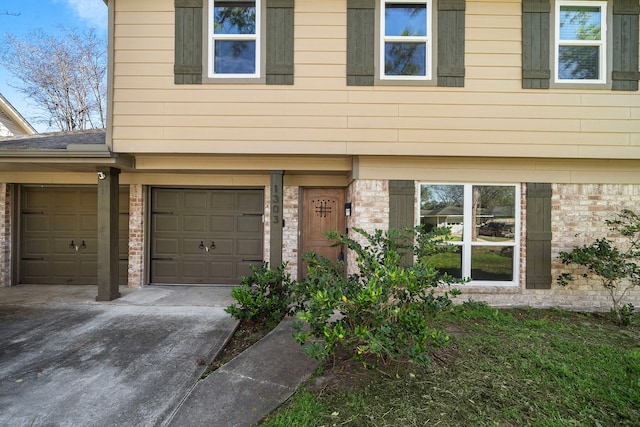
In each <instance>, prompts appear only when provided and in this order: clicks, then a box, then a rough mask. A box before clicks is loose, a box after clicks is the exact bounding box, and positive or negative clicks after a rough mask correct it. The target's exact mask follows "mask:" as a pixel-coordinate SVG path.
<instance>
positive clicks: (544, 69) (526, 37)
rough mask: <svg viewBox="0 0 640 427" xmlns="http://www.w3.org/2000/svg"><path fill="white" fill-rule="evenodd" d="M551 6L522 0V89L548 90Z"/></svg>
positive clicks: (536, 0)
mask: <svg viewBox="0 0 640 427" xmlns="http://www.w3.org/2000/svg"><path fill="white" fill-rule="evenodd" d="M550 10H551V5H550V4H549V0H522V88H523V89H548V88H549V79H550V78H551V69H550V66H549V55H550V53H549V43H550V42H549V37H550V35H551V32H550V27H549V25H550V22H549V20H550V15H549V11H550Z"/></svg>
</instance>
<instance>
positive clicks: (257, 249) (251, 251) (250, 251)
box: [237, 239, 262, 259]
mask: <svg viewBox="0 0 640 427" xmlns="http://www.w3.org/2000/svg"><path fill="white" fill-rule="evenodd" d="M237 253H238V254H239V255H242V256H244V257H245V258H246V257H251V258H252V259H256V258H257V257H259V256H261V254H262V241H260V240H256V239H238V249H237Z"/></svg>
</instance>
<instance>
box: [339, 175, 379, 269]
mask: <svg viewBox="0 0 640 427" xmlns="http://www.w3.org/2000/svg"><path fill="white" fill-rule="evenodd" d="M347 202H351V216H350V217H347V228H348V229H349V230H350V231H349V237H351V238H352V239H354V240H356V241H359V242H361V243H364V242H363V240H364V239H363V238H361V236H360V235H359V234H357V233H355V232H351V230H352V229H353V227H354V226H355V227H358V228H361V229H363V230H365V231H367V232H369V233H372V232H374V231H375V230H376V229H382V230H387V229H388V228H389V181H386V180H372V179H360V180H355V181H353V182H352V183H351V184H350V185H349V188H348V189H347ZM346 261H347V271H348V273H349V274H351V273H353V272H354V271H355V259H354V256H353V253H351V252H350V251H348V252H347V254H346Z"/></svg>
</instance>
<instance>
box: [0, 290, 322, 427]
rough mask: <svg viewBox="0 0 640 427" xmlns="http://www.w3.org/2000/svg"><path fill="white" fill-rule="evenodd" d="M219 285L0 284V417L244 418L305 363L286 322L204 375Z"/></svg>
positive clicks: (234, 421) (223, 324)
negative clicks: (100, 296)
mask: <svg viewBox="0 0 640 427" xmlns="http://www.w3.org/2000/svg"><path fill="white" fill-rule="evenodd" d="M230 289H231V288H229V287H187V286H170V287H168V286H167V287H145V288H143V289H139V290H132V289H127V288H121V293H122V295H123V296H122V298H119V299H116V300H114V301H111V302H95V295H96V294H97V290H96V287H92V286H86V287H85V286H82V287H81V286H17V287H12V288H0V342H1V343H2V346H1V348H0V425H11V426H22V425H29V426H43V425H47V426H85V425H87V426H88V425H91V426H116V425H117V426H199V425H202V426H250V425H252V424H255V423H256V422H258V421H259V420H260V419H262V418H263V416H264V415H265V414H267V413H268V412H270V411H271V410H273V409H275V408H277V407H278V406H279V405H280V404H281V403H282V402H284V401H285V400H286V399H287V398H288V397H289V396H290V395H291V394H292V393H293V392H294V391H295V389H296V388H297V387H298V385H299V384H300V383H301V382H302V381H303V380H304V379H305V378H306V377H308V376H309V375H310V374H311V372H312V371H313V370H314V369H315V363H313V362H312V361H310V360H309V359H308V358H307V357H306V356H305V355H304V353H303V352H302V350H301V348H300V346H299V345H298V344H297V343H295V341H294V340H293V338H292V337H291V332H292V331H291V329H290V325H289V323H288V322H284V323H282V324H281V325H280V326H279V327H278V328H277V329H276V330H274V331H273V332H272V333H271V334H269V335H267V337H265V338H264V339H263V340H262V341H260V342H259V343H257V344H256V345H254V346H253V347H251V348H250V349H249V350H247V351H246V352H245V353H243V354H242V355H241V356H239V357H237V358H236V359H234V360H233V361H232V362H230V363H229V364H227V365H225V366H224V367H222V368H220V369H218V370H217V371H216V372H214V373H213V374H212V375H210V376H209V377H207V378H206V379H205V380H201V381H200V380H199V378H200V376H201V374H202V372H203V371H204V369H205V366H204V364H206V363H208V362H210V361H211V360H212V359H213V358H214V357H215V355H216V354H217V353H218V352H219V351H220V350H221V349H222V348H223V347H224V344H225V343H226V341H227V340H228V339H229V338H230V337H231V335H232V334H233V332H234V330H235V328H236V326H237V321H236V320H234V319H233V318H231V317H230V316H229V315H228V314H227V313H226V312H224V307H226V306H228V305H229V304H230V303H231V302H232V299H231V297H230Z"/></svg>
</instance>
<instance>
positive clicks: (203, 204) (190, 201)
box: [183, 191, 207, 211]
mask: <svg viewBox="0 0 640 427" xmlns="http://www.w3.org/2000/svg"><path fill="white" fill-rule="evenodd" d="M183 207H184V209H186V210H189V211H191V210H206V209H207V192H206V191H189V192H187V193H184V205H183Z"/></svg>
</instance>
